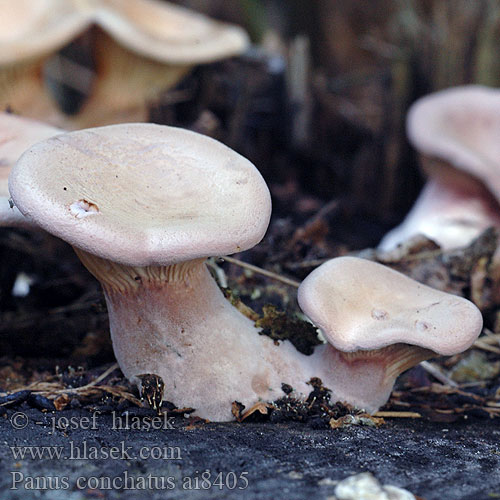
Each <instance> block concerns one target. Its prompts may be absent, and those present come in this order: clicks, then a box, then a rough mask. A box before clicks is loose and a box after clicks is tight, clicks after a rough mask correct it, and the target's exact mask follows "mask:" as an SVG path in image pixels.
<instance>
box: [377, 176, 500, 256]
mask: <svg viewBox="0 0 500 500" xmlns="http://www.w3.org/2000/svg"><path fill="white" fill-rule="evenodd" d="M442 177H443V176H442V175H441V176H440V178H430V179H429V180H428V181H427V183H426V184H425V186H424V187H423V189H422V192H421V193H420V195H419V197H418V199H417V201H416V202H415V204H414V205H413V207H412V209H411V210H410V212H409V213H408V215H407V216H406V217H405V219H404V221H403V222H402V223H401V224H400V225H399V226H397V227H395V228H394V229H392V230H391V231H389V232H388V233H387V234H386V235H385V236H384V237H383V238H382V240H381V242H380V243H379V245H378V249H379V250H381V251H383V252H387V251H391V250H393V249H395V248H396V247H397V246H398V245H400V244H401V243H403V242H404V241H407V240H409V239H410V238H412V237H413V236H415V235H417V234H423V235H424V236H426V237H427V238H429V239H431V240H433V241H434V242H436V243H437V244H438V245H439V246H440V247H441V248H443V249H452V248H458V247H461V246H466V245H468V244H469V243H470V242H471V241H472V240H474V239H475V238H477V237H478V236H479V235H480V234H481V233H482V232H483V231H485V230H486V229H488V228H489V227H491V226H495V227H500V207H499V206H498V203H497V202H496V201H495V200H494V198H493V197H492V195H491V193H489V192H488V191H487V189H486V188H485V187H484V186H483V185H482V184H481V183H479V182H478V181H476V180H475V179H473V178H468V179H467V180H466V181H465V182H458V178H460V177H463V176H460V174H459V175H458V176H457V175H455V176H453V175H448V178H447V179H446V180H444V179H443V178H442Z"/></svg>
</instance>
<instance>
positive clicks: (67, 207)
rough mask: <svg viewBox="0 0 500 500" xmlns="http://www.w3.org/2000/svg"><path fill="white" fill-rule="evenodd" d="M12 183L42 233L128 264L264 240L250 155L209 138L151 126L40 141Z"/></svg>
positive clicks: (265, 194)
mask: <svg viewBox="0 0 500 500" xmlns="http://www.w3.org/2000/svg"><path fill="white" fill-rule="evenodd" d="M9 188H10V192H11V195H12V197H13V199H14V201H15V203H16V205H17V206H18V208H19V209H20V211H21V212H22V213H23V214H24V215H26V216H28V217H29V218H30V219H31V220H33V221H34V222H35V223H37V224H39V225H40V226H41V227H42V228H44V229H45V230H47V231H48V232H51V233H53V234H55V235H56V236H58V237H60V238H62V239H64V240H66V241H67V242H69V243H71V244H72V245H74V246H75V247H77V248H80V249H82V250H86V251H88V252H90V253H92V254H95V255H97V256H99V257H103V258H107V259H110V260H113V261H115V262H119V263H122V264H127V265H133V266H145V265H169V264H173V263H177V262H181V261H186V260H191V259H194V258H200V257H207V256H212V255H226V254H230V253H235V252H239V251H241V250H245V249H247V248H250V247H252V246H254V245H255V244H257V243H258V242H259V241H260V240H261V239H262V237H263V235H264V233H265V231H266V229H267V226H268V223H269V218H270V214H271V200H270V195H269V190H268V188H267V186H266V184H265V182H264V180H263V178H262V176H261V175H260V173H259V172H258V170H257V169H256V168H255V167H254V165H252V163H250V162H249V161H248V160H246V159H245V158H243V157H242V156H240V155H239V154H237V153H235V152H234V151H232V150H231V149H229V148H228V147H226V146H224V145H223V144H221V143H219V142H217V141H215V140H213V139H210V138H208V137H206V136H203V135H200V134H196V133H194V132H190V131H187V130H183V129H179V128H174V127H167V126H161V125H153V124H122V125H112V126H108V127H102V128H94V129H87V130H81V131H77V132H71V133H68V134H63V135H59V136H57V137H55V138H52V139H49V140H47V141H44V142H41V143H38V144H37V145H35V146H34V147H33V148H31V149H30V150H29V151H28V152H26V153H25V154H23V155H22V157H21V158H20V159H19V161H18V162H17V164H16V165H15V166H14V168H13V170H12V173H11V176H10V179H9Z"/></svg>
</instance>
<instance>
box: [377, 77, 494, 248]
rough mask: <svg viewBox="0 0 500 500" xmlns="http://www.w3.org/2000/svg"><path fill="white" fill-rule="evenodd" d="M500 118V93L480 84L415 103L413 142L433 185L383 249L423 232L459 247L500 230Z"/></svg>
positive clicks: (411, 116)
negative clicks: (495, 229)
mask: <svg viewBox="0 0 500 500" xmlns="http://www.w3.org/2000/svg"><path fill="white" fill-rule="evenodd" d="M499 116H500V91H499V90H498V89H489V88H487V87H483V86H479V85H468V86H463V87H455V88H451V89H447V90H443V91H440V92H436V93H434V94H431V95H429V96H426V97H423V98H422V99H419V100H418V101H416V102H415V103H414V104H413V105H412V107H411V108H410V110H409V112H408V118H407V133H408V138H409V140H410V142H411V143H412V145H413V146H414V147H415V148H416V150H417V151H418V153H419V155H420V160H421V165H422V168H423V170H424V172H425V173H426V174H427V175H428V177H429V181H428V184H427V185H426V186H425V187H424V189H423V191H422V193H421V195H420V197H419V198H418V200H417V202H416V204H415V205H414V207H413V209H412V210H411V212H410V213H409V214H408V216H407V218H406V219H405V220H404V222H403V223H402V224H401V225H400V226H398V227H397V228H395V229H394V230H392V231H391V232H390V233H388V234H387V235H386V236H385V237H384V239H383V240H382V242H381V243H380V245H379V248H380V249H381V250H384V251H385V250H391V249H392V248H394V247H395V246H397V244H399V243H401V242H402V241H404V240H405V239H408V238H410V237H411V236H414V235H416V234H418V233H423V234H424V235H425V236H427V237H429V238H430V239H433V240H435V241H436V242H437V243H438V244H439V245H440V246H441V247H443V248H445V249H448V248H456V247H460V246H466V245H468V244H469V243H470V242H471V241H472V240H473V239H474V238H476V237H477V236H479V234H480V233H481V232H482V231H484V230H485V229H486V228H488V227H491V226H495V227H500V205H499V201H500V182H499V181H498V178H499V176H498V172H499V169H500V160H499V158H500V157H499V154H500V146H499V144H500V119H499Z"/></svg>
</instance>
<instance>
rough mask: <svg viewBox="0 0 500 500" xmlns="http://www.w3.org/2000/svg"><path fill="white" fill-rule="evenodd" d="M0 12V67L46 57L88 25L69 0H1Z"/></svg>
mask: <svg viewBox="0 0 500 500" xmlns="http://www.w3.org/2000/svg"><path fill="white" fill-rule="evenodd" d="M0 12H1V15H0V64H9V63H14V62H19V61H21V60H25V59H26V60H27V59H31V58H35V57H40V56H45V55H47V54H49V53H51V52H53V51H55V50H57V49H59V48H60V47H62V46H64V45H65V44H66V43H68V42H70V41H71V40H72V39H73V38H74V37H75V36H77V35H78V34H79V33H81V32H82V31H84V30H85V28H87V27H88V26H89V25H90V13H87V12H86V11H84V10H79V9H76V8H75V5H74V2H73V1H71V0H35V1H33V0H0Z"/></svg>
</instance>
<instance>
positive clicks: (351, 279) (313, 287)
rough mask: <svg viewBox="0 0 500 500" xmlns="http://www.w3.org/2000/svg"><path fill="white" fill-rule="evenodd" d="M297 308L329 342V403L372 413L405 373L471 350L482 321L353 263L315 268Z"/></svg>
mask: <svg viewBox="0 0 500 500" xmlns="http://www.w3.org/2000/svg"><path fill="white" fill-rule="evenodd" d="M298 300H299V304H300V307H301V308H302V310H303V311H304V312H305V313H306V314H307V315H308V316H309V318H310V319H311V320H312V321H313V323H315V324H316V325H317V326H318V327H319V328H321V330H322V331H323V333H324V335H325V337H326V339H327V341H328V342H329V345H327V346H326V348H325V349H324V352H323V355H324V363H325V364H328V363H330V366H331V372H332V375H331V377H333V381H332V382H330V384H331V385H329V386H328V387H329V388H330V389H331V390H332V392H333V395H334V396H335V398H337V399H338V400H341V401H347V402H349V403H351V404H354V405H356V406H358V407H360V408H365V409H366V410H368V411H371V412H373V411H376V410H377V409H378V408H379V407H380V406H382V405H383V404H384V403H385V402H386V401H387V400H388V398H389V395H390V393H391V390H392V387H393V384H394V381H395V379H396V377H397V376H398V375H399V374H400V373H402V372H403V371H405V370H407V369H408V368H410V367H412V366H414V365H416V364H418V363H419V362H420V361H423V360H425V359H429V358H431V357H434V356H438V355H445V356H449V355H452V354H456V353H459V352H462V351H464V350H466V349H467V348H469V347H470V346H471V344H472V343H473V342H474V340H475V339H476V338H477V337H478V336H479V334H480V333H481V328H482V321H483V320H482V316H481V313H480V311H479V310H478V309H477V307H476V306H475V305H474V304H472V303H471V302H469V301H468V300H466V299H464V298H462V297H457V296H454V295H451V294H448V293H444V292H441V291H438V290H434V289H433V288H430V287H428V286H425V285H422V284H420V283H418V282H416V281H414V280H412V279H410V278H408V277H407V276H405V275H403V274H401V273H398V272H396V271H394V270H392V269H390V268H388V267H385V266H383V265H381V264H377V263H375V262H371V261H368V260H364V259H359V258H356V257H338V258H336V259H332V260H329V261H328V262H326V263H324V264H322V265H321V266H319V267H318V268H316V269H315V270H314V271H313V272H312V273H311V274H310V275H309V276H308V277H307V278H306V279H305V280H304V281H303V282H302V284H301V285H300V288H299V293H298Z"/></svg>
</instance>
